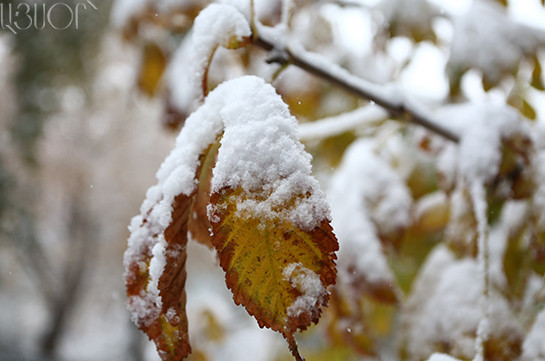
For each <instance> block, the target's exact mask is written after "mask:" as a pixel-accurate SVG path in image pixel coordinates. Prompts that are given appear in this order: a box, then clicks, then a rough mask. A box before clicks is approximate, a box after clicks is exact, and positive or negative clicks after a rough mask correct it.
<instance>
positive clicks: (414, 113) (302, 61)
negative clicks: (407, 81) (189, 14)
mask: <svg viewBox="0 0 545 361" xmlns="http://www.w3.org/2000/svg"><path fill="white" fill-rule="evenodd" d="M263 33H264V32H260V34H259V35H258V36H257V38H256V39H254V41H253V43H254V44H255V45H257V46H259V47H261V48H263V49H265V50H267V51H273V52H274V55H275V56H274V57H273V58H271V59H269V62H275V63H280V64H291V65H295V66H297V67H299V68H301V69H303V70H305V71H307V72H309V73H311V74H313V75H315V76H317V77H319V78H322V79H324V80H326V81H328V82H330V83H332V84H335V85H337V86H338V87H340V88H342V89H344V90H346V91H348V92H350V93H352V94H355V95H356V96H358V97H360V98H363V99H367V100H369V101H372V102H374V103H376V104H377V105H379V106H381V107H382V108H384V109H386V110H387V111H388V113H389V114H390V115H391V116H392V117H396V118H398V119H401V120H404V121H407V122H409V123H413V124H417V125H420V126H422V127H424V128H426V129H428V130H430V131H432V132H434V133H436V134H438V135H441V136H442V137H444V138H446V139H448V140H451V141H453V142H455V143H458V142H459V141H460V137H459V136H458V134H455V133H454V132H453V131H451V130H450V129H448V128H446V127H444V126H442V125H441V124H440V123H439V122H438V121H436V120H435V119H433V117H432V116H431V115H430V114H428V113H429V112H428V111H427V110H426V109H423V108H422V107H421V106H416V105H415V104H414V103H413V102H410V101H408V100H407V98H406V97H404V96H403V94H400V93H399V92H398V91H392V90H394V89H390V88H388V87H387V86H380V85H377V84H373V83H370V82H368V81H365V80H364V79H361V78H358V77H356V76H354V75H352V74H350V73H348V72H347V71H346V70H345V69H342V68H341V67H340V66H338V65H337V64H334V63H330V62H329V61H327V60H326V59H324V58H322V57H320V56H319V55H317V54H312V53H310V52H306V51H304V50H302V49H301V48H299V49H298V48H296V47H295V48H294V47H288V46H285V45H280V44H278V43H277V42H275V41H274V40H272V39H271V37H268V36H266V35H264V34H263ZM279 54H283V55H284V57H283V58H282V57H279V56H278V55H279Z"/></svg>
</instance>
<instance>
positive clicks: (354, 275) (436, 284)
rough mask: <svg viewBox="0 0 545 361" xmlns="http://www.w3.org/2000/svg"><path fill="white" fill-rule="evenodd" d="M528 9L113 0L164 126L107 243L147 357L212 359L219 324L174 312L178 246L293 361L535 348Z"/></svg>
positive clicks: (540, 35) (535, 133)
mask: <svg viewBox="0 0 545 361" xmlns="http://www.w3.org/2000/svg"><path fill="white" fill-rule="evenodd" d="M528 9H530V10H528ZM523 10H524V11H526V13H524V12H523ZM530 12H534V13H535V14H537V15H535V19H537V20H536V21H534V22H533V23H532V18H527V19H522V15H521V14H528V13H530ZM539 14H541V15H540V16H541V18H539ZM544 14H545V9H544V8H543V7H542V4H540V3H538V2H537V1H534V2H530V1H528V2H527V4H524V5H521V4H520V3H519V2H517V1H509V2H507V1H493V0H475V1H470V2H463V4H458V5H457V6H452V4H448V3H446V2H441V1H439V0H437V1H433V2H431V1H430V2H428V1H425V0H414V1H403V0H383V1H378V2H376V1H363V0H362V1H319V2H313V1H290V0H285V1H273V0H253V1H224V2H221V3H220V4H216V3H213V2H208V1H198V0H195V1H166V0H164V1H140V2H137V3H136V2H134V1H128V0H127V1H125V0H118V1H117V2H116V3H115V6H114V9H113V22H114V24H115V25H116V26H117V27H118V28H120V29H121V31H122V32H123V34H124V35H125V37H126V38H127V39H129V40H130V41H132V42H134V43H136V44H140V46H141V49H142V57H141V64H140V69H139V75H138V83H137V85H138V88H139V89H140V90H141V91H142V92H144V93H146V94H148V95H149V96H151V97H159V98H160V99H162V100H163V102H164V123H165V124H166V125H168V126H169V127H171V128H175V129H177V128H180V129H181V132H180V135H179V137H178V140H177V144H176V147H175V149H174V150H173V151H172V153H171V155H170V156H169V157H168V158H167V160H165V162H164V163H163V165H162V166H161V168H160V170H159V172H158V173H157V179H158V183H157V185H156V186H154V187H152V188H150V189H149V191H148V193H147V196H146V200H145V202H144V203H143V204H142V208H141V215H139V216H137V217H135V218H134V219H133V222H132V223H131V227H130V229H131V237H130V239H129V248H128V250H127V251H126V253H125V267H126V273H125V282H126V284H127V292H128V296H129V299H128V304H129V308H130V310H131V312H132V314H133V319H134V320H135V322H136V324H137V325H138V327H139V328H140V329H142V330H144V331H145V332H146V333H147V334H148V336H149V338H150V339H152V340H153V341H154V342H155V344H156V345H157V349H158V352H159V355H160V356H161V358H162V359H163V360H181V359H184V358H186V357H187V356H188V355H189V353H190V351H191V349H193V352H194V354H196V355H198V356H197V357H202V358H203V359H207V360H208V359H210V360H214V359H225V357H226V356H225V355H223V356H222V355H221V351H220V352H219V353H218V349H219V350H221V349H222V348H225V347H228V346H226V345H227V343H228V341H229V340H228V339H226V337H227V336H224V337H223V338H219V339H218V338H216V337H215V336H214V335H215V333H214V332H215V331H214V330H213V329H208V330H205V331H203V332H200V333H199V334H197V333H194V332H192V326H191V316H190V317H189V323H188V317H187V316H186V311H185V302H186V293H185V289H184V283H185V277H186V272H185V269H184V263H185V259H186V257H188V258H191V253H190V252H187V251H186V243H187V241H188V238H189V242H192V241H198V242H200V243H202V244H205V245H207V246H208V247H210V248H211V249H212V250H215V254H216V255H217V257H218V259H219V265H220V266H221V268H222V269H223V270H224V271H225V281H226V284H227V287H228V288H229V289H230V290H231V291H232V297H233V299H234V302H235V303H236V304H238V305H242V306H244V307H245V308H246V310H247V312H248V313H249V314H250V315H252V316H254V317H255V319H256V320H257V322H258V324H259V326H261V327H268V328H271V329H273V330H275V331H278V332H279V333H280V334H282V335H283V336H284V338H285V339H286V340H287V342H288V346H289V349H290V350H291V352H292V354H293V356H294V357H295V358H296V359H302V356H301V354H303V355H304V356H305V358H306V359H307V360H322V359H338V360H341V359H342V360H351V359H360V358H365V359H387V360H428V359H429V360H435V361H438V360H454V359H458V360H521V361H526V360H545V342H543V340H545V333H544V331H543V330H544V327H543V322H542V321H543V315H544V312H545V310H544V307H543V306H544V303H545V279H544V275H545V220H543V216H542V214H543V213H545V200H544V199H545V196H544V195H543V193H544V192H545V190H544V186H543V184H544V183H545V182H544V180H545V179H544V177H545V171H544V170H543V169H545V163H544V159H545V158H544V156H543V154H544V151H545V148H544V146H545V144H544V143H543V141H542V138H543V132H544V131H545V129H544V128H543V124H544V120H545V108H543V107H542V106H541V104H543V99H544V98H543V93H542V91H544V90H545V87H544V80H545V79H544V77H543V75H542V71H541V68H542V63H543V55H544V54H545V53H544V51H545V50H544V49H545V27H544V26H543V24H545V23H544V22H543V19H544V17H543V16H544ZM539 19H541V23H540V22H539ZM269 84H270V85H269ZM271 85H272V87H274V88H272V87H271ZM286 105H287V106H286ZM186 118H187V119H186ZM307 152H309V153H310V155H311V156H312V165H313V171H312V173H313V174H314V176H312V175H311V173H310V164H309V159H310V156H309V154H308V153H307ZM314 177H316V178H317V179H318V180H319V181H320V184H321V188H322V189H323V190H324V191H325V193H326V195H324V194H323V193H322V191H321V190H320V186H318V183H317V181H316V180H315V178H314ZM326 198H327V200H326ZM330 208H331V209H330ZM330 224H331V226H332V229H333V233H331V227H330ZM337 241H338V252H336V251H337ZM189 272H191V270H189ZM216 287H219V286H216ZM222 312H224V311H222V309H221V307H220V309H218V310H212V311H211V315H213V316H211V317H213V319H214V321H213V323H214V324H215V325H218V324H219V325H221V326H217V327H220V328H222V329H225V330H229V329H236V328H237V326H236V325H234V324H232V323H231V322H230V321H229V319H230V318H231V317H230V316H228V315H225V314H222ZM320 316H321V317H320ZM319 318H320V319H321V320H320V322H319V323H318V320H319ZM311 324H316V326H312V327H311V328H310V329H309V330H307V331H306V332H304V333H301V334H297V340H298V343H299V349H301V350H302V352H301V354H300V352H299V350H298V346H297V343H296V341H295V338H294V332H295V331H297V330H305V329H306V328H307V327H309V326H310V325H311ZM188 327H189V328H188ZM255 327H257V326H255ZM193 339H195V340H202V339H205V340H207V341H206V342H203V341H197V346H193V347H191V346H190V343H191V344H193ZM539 340H541V341H539ZM229 342H237V343H239V347H240V348H242V349H244V348H245V347H252V345H250V343H252V341H244V340H242V341H241V340H240V339H239V340H234V339H233V340H230V341H229ZM267 350H269V351H267ZM257 352H259V354H260V355H259V356H255V355H252V357H258V359H260V360H261V359H262V360H277V359H285V358H286V357H287V356H286V354H285V353H279V354H277V353H276V352H275V351H271V349H270V348H267V347H263V351H257ZM190 357H192V356H190Z"/></svg>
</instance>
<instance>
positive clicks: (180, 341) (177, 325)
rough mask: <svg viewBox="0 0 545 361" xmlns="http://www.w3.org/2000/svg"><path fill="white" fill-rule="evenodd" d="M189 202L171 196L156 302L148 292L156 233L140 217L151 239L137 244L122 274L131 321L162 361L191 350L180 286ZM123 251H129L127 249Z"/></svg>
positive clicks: (175, 360)
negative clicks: (142, 333) (144, 335)
mask: <svg viewBox="0 0 545 361" xmlns="http://www.w3.org/2000/svg"><path fill="white" fill-rule="evenodd" d="M190 202H191V197H190V196H189V197H188V196H186V195H183V194H181V195H179V196H177V197H176V198H175V199H174V202H173V204H172V221H171V223H170V225H169V226H168V227H167V228H166V230H165V231H164V238H165V241H166V249H165V252H164V254H165V265H164V270H163V273H162V274H161V276H160V278H159V282H158V285H157V288H158V290H159V296H160V302H159V303H160V305H159V304H158V302H157V300H155V299H154V296H153V295H150V294H149V292H148V285H149V283H150V282H151V276H150V263H151V259H152V257H153V247H154V246H155V244H156V243H157V242H158V239H159V234H152V232H153V230H152V228H153V225H151V224H150V223H149V222H148V220H147V219H146V218H144V219H143V221H142V224H141V225H140V228H141V229H144V230H145V231H147V232H149V234H150V235H151V239H152V240H153V241H151V242H145V243H142V244H141V246H140V248H139V249H138V250H136V254H135V255H134V256H133V257H132V259H131V261H132V262H131V263H130V264H129V266H128V267H127V270H126V274H125V285H126V288H127V297H128V304H129V308H130V309H131V311H132V314H133V320H134V321H135V323H136V324H137V326H138V328H139V329H140V330H142V331H144V333H146V334H147V335H148V337H149V339H150V340H152V341H153V342H155V345H156V346H157V351H158V352H159V355H160V356H161V359H162V360H164V361H167V360H168V361H180V360H183V359H184V358H185V357H187V355H189V353H190V352H191V347H190V345H189V338H188V333H187V330H188V328H187V315H186V312H185V304H186V295H185V289H184V286H185V280H186V272H185V262H186V244H187V223H188V219H189V204H190ZM134 251H135V250H132V252H134ZM127 252H131V249H129V250H128V251H127Z"/></svg>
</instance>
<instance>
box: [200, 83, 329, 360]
mask: <svg viewBox="0 0 545 361" xmlns="http://www.w3.org/2000/svg"><path fill="white" fill-rule="evenodd" d="M233 82H235V81H230V82H229V83H233ZM237 85H238V87H237V88H236V91H239V92H242V93H244V94H247V97H248V98H246V97H244V96H243V99H245V101H239V102H236V103H235V102H229V100H226V105H225V107H224V108H223V109H222V111H221V116H222V118H223V121H224V123H225V131H224V134H223V137H222V138H221V146H220V148H219V152H218V158H217V162H216V166H215V168H214V170H213V176H212V188H211V203H210V206H209V207H208V216H209V219H210V222H211V224H212V229H213V235H212V243H213V244H214V247H215V248H216V251H217V252H218V256H219V259H220V265H221V267H222V268H223V269H224V271H225V272H226V283H227V286H228V287H229V288H230V289H231V290H232V291H233V295H234V299H235V302H236V303H237V304H242V305H243V306H244V307H245V308H246V309H247V311H248V312H249V313H250V314H251V315H253V316H254V317H255V318H256V319H257V321H258V323H259V324H260V326H262V327H263V326H265V327H269V328H272V329H273V330H275V331H279V332H280V333H282V335H283V336H284V337H285V338H286V339H287V340H288V342H289V344H290V349H291V350H292V352H293V353H294V356H295V357H296V358H298V359H299V358H300V356H299V354H298V351H297V348H296V344H295V340H294V338H293V333H294V332H295V331H296V330H298V329H302V330H304V329H305V328H306V327H308V326H309V325H310V324H311V323H313V322H314V323H315V322H317V321H318V318H319V316H320V312H321V307H322V306H324V305H326V304H327V302H328V297H329V293H328V290H327V288H328V287H329V286H330V285H332V284H334V283H335V274H336V270H335V262H334V261H335V258H336V257H335V253H334V252H335V251H336V250H337V248H338V246H337V241H336V238H335V236H334V235H333V233H332V230H331V227H330V225H329V221H328V218H329V209H328V206H327V203H326V200H325V196H324V194H323V193H322V192H321V191H320V189H319V186H318V182H317V181H316V180H315V179H314V178H313V177H312V176H311V174H310V172H311V167H310V157H309V155H308V154H307V153H306V152H305V151H304V149H303V147H302V145H301V143H300V142H299V140H298V137H297V133H296V129H297V128H296V124H297V123H296V121H295V119H294V118H293V117H292V116H291V115H290V113H289V111H288V108H287V106H286V105H285V104H284V103H283V102H282V100H281V98H280V97H279V96H278V95H277V94H276V93H275V91H274V89H273V88H272V87H271V86H269V85H266V84H264V83H263V81H262V80H259V79H258V78H253V77H247V78H239V79H237ZM223 87H224V85H223V84H222V85H220V86H219V87H218V88H217V89H216V90H214V91H213V92H212V93H211V95H210V96H213V93H215V92H217V91H221V90H222V89H223V90H226V89H224V88H223ZM232 89H233V91H234V90H235V89H234V88H232ZM249 97H251V100H250V99H249Z"/></svg>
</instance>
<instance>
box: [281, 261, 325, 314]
mask: <svg viewBox="0 0 545 361" xmlns="http://www.w3.org/2000/svg"><path fill="white" fill-rule="evenodd" d="M282 275H283V276H284V279H286V280H287V281H289V282H290V284H291V285H292V286H293V287H295V288H296V289H297V290H298V291H299V292H301V296H299V297H297V298H296V299H295V301H294V302H293V303H292V304H291V305H290V306H289V307H288V309H287V314H288V316H289V317H298V316H299V315H300V314H301V313H303V312H305V313H310V314H313V313H315V312H317V310H316V305H317V304H320V303H321V301H322V300H323V298H324V297H325V296H326V294H327V291H326V289H325V288H324V286H323V285H322V281H321V280H320V276H319V275H317V274H316V273H314V272H312V271H311V270H309V269H307V268H305V267H304V266H303V264H302V263H300V262H298V263H290V264H288V265H287V266H286V267H285V268H284V270H283V271H282Z"/></svg>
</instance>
